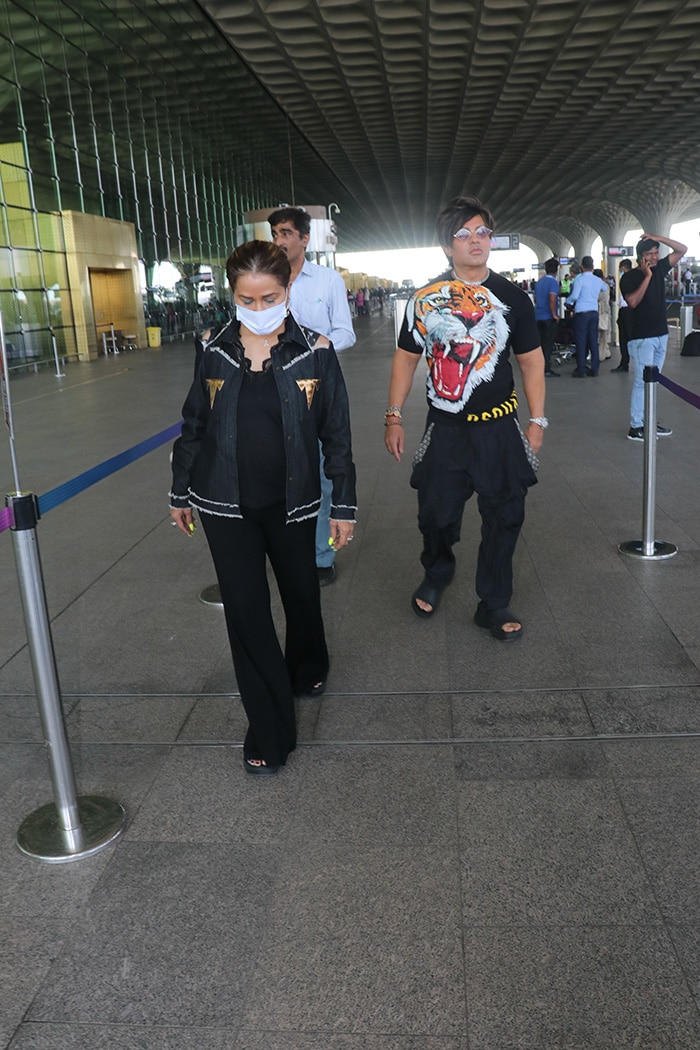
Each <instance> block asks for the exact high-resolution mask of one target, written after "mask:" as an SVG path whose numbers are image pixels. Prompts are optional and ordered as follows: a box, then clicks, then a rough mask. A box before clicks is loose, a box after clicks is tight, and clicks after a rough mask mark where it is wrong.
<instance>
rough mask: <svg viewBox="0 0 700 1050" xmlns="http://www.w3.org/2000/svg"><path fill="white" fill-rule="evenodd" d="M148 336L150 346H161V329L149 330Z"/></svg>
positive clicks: (147, 330)
mask: <svg viewBox="0 0 700 1050" xmlns="http://www.w3.org/2000/svg"><path fill="white" fill-rule="evenodd" d="M146 335H147V336H148V345H149V346H160V328H147V329H146Z"/></svg>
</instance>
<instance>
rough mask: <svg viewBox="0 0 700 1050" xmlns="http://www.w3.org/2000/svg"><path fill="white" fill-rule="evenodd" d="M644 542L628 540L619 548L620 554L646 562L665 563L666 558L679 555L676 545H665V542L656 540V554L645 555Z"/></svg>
mask: <svg viewBox="0 0 700 1050" xmlns="http://www.w3.org/2000/svg"><path fill="white" fill-rule="evenodd" d="M644 546H645V545H644V540H627V542H626V543H621V544H620V546H619V547H618V548H617V549H618V550H619V552H620V554H626V555H627V556H628V557H629V558H644V559H645V560H646V561H663V559H664V558H672V557H673V555H674V554H678V547H676V545H675V543H665V542H664V541H663V540H654V553H653V554H645V553H644Z"/></svg>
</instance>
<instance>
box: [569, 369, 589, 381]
mask: <svg viewBox="0 0 700 1050" xmlns="http://www.w3.org/2000/svg"><path fill="white" fill-rule="evenodd" d="M571 374H572V376H573V377H574V379H585V378H586V373H585V372H579V370H578V368H575V369H574V371H573V372H572V373H571Z"/></svg>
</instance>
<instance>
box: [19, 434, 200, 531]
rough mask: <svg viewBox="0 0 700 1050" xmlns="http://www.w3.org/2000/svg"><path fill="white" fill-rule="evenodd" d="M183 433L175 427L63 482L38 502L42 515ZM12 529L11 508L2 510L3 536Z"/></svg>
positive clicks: (40, 497)
mask: <svg viewBox="0 0 700 1050" xmlns="http://www.w3.org/2000/svg"><path fill="white" fill-rule="evenodd" d="M181 429H182V422H179V423H174V424H173V425H172V426H171V427H168V428H167V429H166V430H161V431H160V433H159V434H154V435H153V436H152V437H149V438H146V440H145V441H141V442H139V444H138V445H132V447H131V448H127V449H125V451H124V452H120V453H119V455H117V456H112V458H111V459H106V460H104V462H103V463H98V464H97V466H96V467H90V469H89V470H85V471H83V473H82V474H77V475H76V477H74V478H71V479H70V481H64V482H63V484H62V485H57V486H56V488H55V489H49V491H48V492H45V493H44V495H43V496H39V498H38V500H37V506H38V509H39V514H40V515H42V514H46V512H47V511H49V510H53V509H54V507H58V506H59V505H60V504H61V503H65V502H66V500H69V499H72V498H73V496H77V495H78V494H79V493H81V492H84V491H85V489H89V488H90V486H91V485H96V484H97V482H98V481H102V480H103V479H104V478H108V477H109V475H110V474H116V472H117V471H118V470H122V468H123V467H126V466H128V465H129V463H133V462H134V461H135V460H137V459H140V458H141V456H145V455H147V454H148V453H149V452H152V451H153V449H155V448H158V447H159V446H160V445H164V444H165V443H166V442H167V441H171V440H172V439H173V438H175V437H177V436H178V434H179V433H180V431H181ZM13 527H14V513H13V510H12V507H11V506H10V507H5V508H4V509H3V510H0V532H4V531H5V529H11V528H13Z"/></svg>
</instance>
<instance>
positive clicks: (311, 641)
mask: <svg viewBox="0 0 700 1050" xmlns="http://www.w3.org/2000/svg"><path fill="white" fill-rule="evenodd" d="M226 273H227V276H228V279H229V283H230V285H231V291H232V293H233V298H234V303H235V314H236V316H235V318H234V320H232V321H229V322H228V324H227V325H225V326H224V327H223V328H222V329H221V330H220V331H218V332H216V333H215V334H212V333H206V335H205V336H204V337H203V340H202V353H201V357H200V360H199V364H198V367H197V370H196V374H195V380H194V383H193V384H192V387H191V389H190V392H189V394H188V396H187V400H186V401H185V405H184V408H183V418H184V424H183V428H182V436H181V437H180V438H178V440H177V441H176V442H175V446H174V449H173V486H172V491H171V493H170V514H171V517H172V519H173V521H174V522H175V524H176V525H177V526H178V528H179V529H180V530H181V531H182V532H184V533H185V534H186V535H188V536H189V535H191V533H192V531H193V518H192V508H193V507H194V508H196V509H197V510H199V512H200V515H201V521H202V525H203V527H204V532H205V534H206V537H207V541H208V543H209V548H210V550H211V554H212V558H213V561H214V566H215V568H216V574H217V578H218V582H219V586H220V589H221V599H222V602H223V606H224V612H225V615H226V625H227V628H228V634H229V640H230V643H231V652H232V655H233V663H234V667H235V671H236V677H237V679H238V687H239V690H240V694H241V700H242V702H243V706H244V707H245V710H246V714H247V716H248V721H249V728H248V733H247V736H246V739H245V743H244V747H243V760H244V765H245V769H246V771H247V772H249V773H254V774H258V775H259V774H271V773H276V772H277V771H278V770H279V768H280V767H281V766H283V765H284V764H285V762H286V760H287V755H288V754H289V753H290V752H291V751H293V750H294V747H295V745H296V720H295V712H294V696H295V695H296V696H305V695H306V696H308V695H311V696H317V695H319V694H321V693H322V692H323V690H324V688H325V682H326V676H327V674H328V651H327V649H326V642H325V637H324V630H323V620H322V617H321V600H320V591H319V584H318V573H317V571H316V556H315V525H316V523H315V517H316V514H317V512H318V508H319V505H320V501H321V492H320V484H319V447H318V446H319V441H320V442H321V445H322V447H323V453H324V455H325V457H326V461H325V471H326V474H327V475H328V477H329V478H331V480H332V481H333V507H332V511H331V537H332V539H333V541H334V545H335V547H336V549H340V548H342V547H344V546H345V545H346V543H348V542H349V541H350V540H351V539H352V535H353V530H354V520H355V510H356V506H355V468H354V466H353V463H352V451H351V442H350V418H349V411H348V400H347V394H346V390H345V384H344V382H343V376H342V373H341V371H340V366H339V365H338V360H337V357H336V354H335V351H334V350H333V348H332V346H331V344H330V343H329V342H328V340H327V339H325V338H324V337H323V336H319V335H317V334H316V333H314V332H310V331H308V330H307V329H302V328H300V327H299V325H298V324H297V323H296V321H295V320H294V318H293V317H292V316H291V314H290V313H289V312H288V298H289V296H288V291H289V279H290V267H289V262H288V261H287V256H286V254H285V253H284V252H283V251H282V250H281V249H280V248H278V247H277V246H276V245H274V244H271V243H269V242H267V241H251V242H249V243H248V244H243V245H241V246H240V247H238V248H236V250H235V251H234V252H233V254H232V255H231V256H230V257H229V259H228V261H227V263H226ZM266 557H267V558H269V559H270V563H271V565H272V569H273V571H274V574H275V577H276V579H277V584H278V587H279V591H280V596H281V598H282V604H283V606H284V611H285V616H286V636H285V646H284V653H282V649H281V648H280V644H279V641H278V639H277V634H276V632H275V627H274V623H273V619H272V612H271V609H270V593H269V589H268V584H267V574H266Z"/></svg>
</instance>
